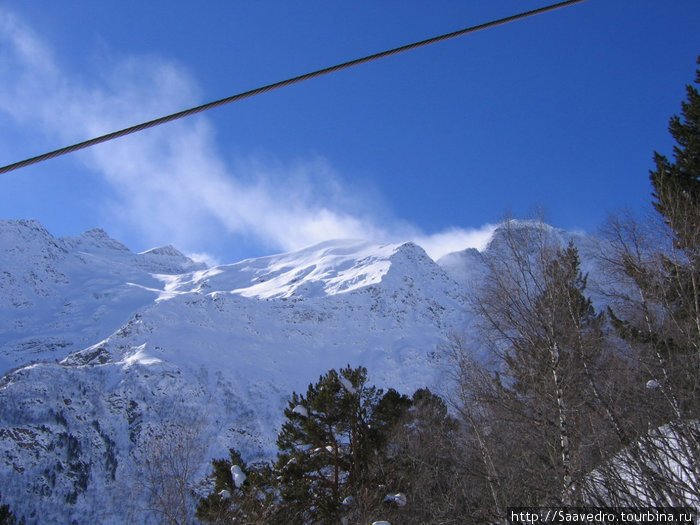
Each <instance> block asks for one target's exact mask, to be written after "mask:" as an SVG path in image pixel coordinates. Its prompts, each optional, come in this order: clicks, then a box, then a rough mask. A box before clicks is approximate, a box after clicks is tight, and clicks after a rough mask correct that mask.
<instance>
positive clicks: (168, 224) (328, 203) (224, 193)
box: [0, 9, 493, 258]
mask: <svg viewBox="0 0 700 525" xmlns="http://www.w3.org/2000/svg"><path fill="white" fill-rule="evenodd" d="M0 48H2V49H3V51H2V52H0V77H1V78H3V82H2V83H0V111H2V112H5V113H7V114H8V115H10V116H11V117H12V118H13V119H14V120H15V121H16V122H17V123H18V125H19V126H20V127H22V128H23V129H24V128H26V127H27V126H35V125H36V123H37V122H38V123H40V125H39V128H40V130H41V132H43V133H44V134H46V135H48V136H49V137H51V138H54V137H57V138H59V139H60V140H61V141H63V142H67V143H70V142H74V141H79V140H84V139H86V138H90V137H92V136H96V135H100V134H104V133H106V132H109V131H113V130H115V129H120V128H123V127H126V126H128V125H131V124H134V123H136V122H141V121H144V120H149V119H152V118H155V117H158V116H160V115H164V114H168V113H171V112H174V111H177V110H179V109H182V108H185V107H188V106H192V105H195V104H197V103H201V101H200V100H198V91H199V90H198V88H197V86H196V82H195V81H194V80H193V79H192V78H191V76H190V75H188V74H187V72H186V71H184V70H183V69H182V68H181V67H179V66H178V65H176V64H174V63H172V62H170V61H167V60H163V59H158V58H154V57H130V58H128V59H125V60H122V61H121V62H119V63H118V64H117V65H116V66H112V68H111V69H108V70H105V71H104V72H103V74H101V75H97V76H94V77H89V80H86V79H85V78H82V79H77V78H74V77H73V76H71V75H69V74H67V73H64V72H62V71H61V68H60V67H59V65H58V63H57V61H56V60H55V59H54V58H53V56H52V52H51V50H50V48H49V47H48V46H47V45H46V44H45V43H44V42H42V41H41V39H40V38H38V37H37V36H36V35H35V34H34V33H33V31H32V30H31V29H30V28H29V27H27V26H24V25H23V24H22V23H21V22H20V21H19V20H18V19H16V18H15V17H13V15H11V14H9V13H7V12H4V11H2V10H1V9H0ZM10 73H11V74H10ZM215 144H216V137H215V131H214V129H213V127H212V125H211V123H210V121H209V120H208V119H207V118H206V116H203V115H200V116H197V117H190V118H188V119H185V120H182V121H177V122H172V123H170V124H167V125H165V126H163V127H159V128H155V129H151V130H147V131H144V132H140V133H138V134H136V135H131V136H129V137H124V138H122V139H118V140H115V141H112V142H109V143H105V144H102V145H99V146H96V147H93V148H90V149H88V150H86V152H84V153H81V154H79V158H80V159H81V161H82V162H84V163H85V164H87V165H88V166H89V167H90V168H92V169H93V170H94V171H95V172H97V173H99V174H100V175H101V176H102V177H103V178H104V180H105V181H107V182H108V183H109V184H110V186H111V187H112V188H113V190H114V194H113V195H112V196H110V197H109V199H110V200H111V202H112V203H111V210H112V213H113V214H114V216H118V217H119V218H120V220H121V221H122V222H124V223H127V224H129V225H130V229H133V230H135V231H139V233H140V234H141V237H142V238H144V239H145V240H147V241H148V242H152V243H156V244H167V243H173V244H175V245H176V246H178V247H180V248H181V249H185V250H187V249H191V247H193V246H201V242H199V243H198V241H201V238H202V235H203V232H207V231H212V230H217V229H218V230H222V229H223V230H225V231H227V232H229V233H232V234H236V235H240V236H242V237H245V238H247V239H254V240H255V241H256V242H258V243H260V244H263V245H266V246H267V247H268V248H269V249H274V250H292V249H296V248H301V247H303V246H307V245H310V244H313V243H316V242H320V241H323V240H326V239H330V238H365V239H374V240H378V241H389V242H398V241H404V240H414V241H415V242H417V243H418V244H420V245H421V246H423V247H424V248H425V249H426V251H427V252H428V253H429V254H430V255H431V257H433V258H438V257H440V256H441V255H444V254H445V253H447V252H449V251H455V250H461V249H464V248H465V247H468V246H476V247H483V245H484V244H485V242H486V240H487V239H488V238H489V237H490V232H491V231H492V229H493V228H492V227H491V226H487V227H485V228H482V229H480V230H463V229H457V228H453V229H448V230H446V231H444V232H441V233H437V234H434V235H425V234H423V233H422V232H420V230H419V229H418V228H416V227H413V226H411V225H409V224H407V223H406V222H404V221H401V220H397V219H392V218H388V219H387V217H386V213H385V214H384V216H382V217H381V219H380V218H379V217H380V213H378V212H377V210H381V209H382V207H383V205H382V202H381V197H377V196H376V195H372V194H371V193H370V192H368V191H364V190H362V189H361V188H353V187H351V186H349V185H348V184H347V183H345V182H344V181H343V180H342V177H340V175H338V174H337V173H335V171H334V170H333V169H332V167H331V166H330V165H329V164H328V163H327V162H326V161H325V160H324V159H322V158H316V159H311V160H307V161H299V162H296V163H294V165H292V166H283V165H280V164H279V163H275V162H270V161H265V160H261V159H246V160H239V161H238V162H236V164H235V165H234V166H233V167H232V166H230V165H227V163H226V162H224V160H223V159H222V157H221V155H220V154H219V152H218V151H217V150H216V147H215Z"/></svg>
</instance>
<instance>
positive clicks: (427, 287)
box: [0, 221, 468, 523]
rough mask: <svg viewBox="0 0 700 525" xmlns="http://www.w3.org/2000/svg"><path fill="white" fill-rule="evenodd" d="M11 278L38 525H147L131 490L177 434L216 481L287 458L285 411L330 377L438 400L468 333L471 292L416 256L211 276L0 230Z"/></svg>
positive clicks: (110, 248) (10, 413)
mask: <svg viewBox="0 0 700 525" xmlns="http://www.w3.org/2000/svg"><path fill="white" fill-rule="evenodd" d="M0 272H1V273H0V275H1V276H2V277H1V280H0V292H1V294H0V315H2V327H1V328H0V359H1V360H2V361H0V365H2V366H3V370H4V371H5V372H7V373H6V374H5V375H4V376H3V377H2V378H1V379H0V487H2V488H1V489H0V492H2V499H3V501H4V502H8V503H10V504H11V505H12V507H13V509H14V510H16V512H17V513H18V514H22V515H25V516H26V517H27V518H28V520H29V522H34V521H36V522H57V523H58V522H63V523H68V522H70V521H71V520H74V521H75V522H76V523H88V522H90V523H92V522H99V523H123V522H124V521H125V520H126V518H125V516H127V515H129V512H131V511H133V512H134V514H133V516H136V517H135V518H133V519H134V520H135V522H139V520H140V519H143V518H142V517H138V516H139V514H138V512H137V511H138V507H139V505H140V504H141V501H139V496H138V494H136V495H132V496H131V497H128V498H126V501H129V502H130V503H131V504H132V507H129V508H128V509H127V508H126V507H125V503H124V501H125V490H128V487H129V486H132V485H133V483H132V481H133V480H139V479H143V468H144V458H147V457H148V454H149V453H152V452H153V451H152V450H150V449H149V447H151V446H152V443H153V442H154V436H157V435H159V434H167V433H168V428H171V429H172V428H173V427H172V426H171V427H168V425H175V426H176V427H177V426H178V425H180V427H179V428H184V427H187V428H189V429H194V430H193V432H194V434H196V435H195V437H196V441H197V443H198V444H200V445H201V451H200V457H199V458H198V460H199V464H200V468H199V473H198V474H199V476H200V477H204V475H205V474H206V471H207V469H208V464H209V460H210V459H211V458H212V457H223V456H224V455H225V453H226V450H227V449H228V448H229V447H232V446H233V447H236V448H238V449H240V450H241V451H242V452H243V454H244V456H245V457H246V458H248V459H252V460H254V459H256V458H258V459H259V458H269V457H271V456H272V455H273V454H274V450H275V447H274V440H275V437H276V433H277V431H278V430H279V428H280V425H281V423H282V416H283V414H282V409H283V407H284V406H285V403H286V399H287V397H288V396H289V394H290V393H291V392H292V391H303V390H305V389H306V386H307V385H308V384H309V383H310V382H313V381H315V380H317V379H318V377H319V376H320V375H321V374H323V373H325V372H326V371H327V370H328V369H330V368H338V367H341V366H345V365H346V364H350V365H352V366H358V365H364V366H366V367H367V368H368V370H369V373H370V381H371V382H372V383H373V384H376V385H378V386H380V387H389V386H391V387H394V388H396V389H398V390H400V391H403V392H406V393H412V392H413V391H414V390H415V389H416V388H419V387H423V386H426V385H427V386H430V387H433V388H437V387H439V384H440V382H441V373H442V371H443V362H442V361H441V359H440V357H441V345H442V344H443V343H444V341H445V339H446V338H447V337H448V336H449V335H450V334H451V333H452V332H453V331H455V330H458V329H459V328H460V327H462V326H464V323H465V321H466V318H467V315H468V314H467V312H466V300H465V298H464V287H463V286H461V285H460V284H458V282H457V281H456V280H455V279H454V278H452V277H450V276H449V275H448V274H447V273H446V272H445V270H443V269H442V268H441V267H440V266H439V265H438V264H436V263H435V262H434V261H432V260H431V259H430V258H429V257H428V256H427V255H426V254H425V252H424V251H423V250H422V249H421V248H420V247H418V246H416V245H414V244H411V243H405V244H397V245H379V244H376V243H371V242H365V241H355V240H336V241H328V242H324V243H321V244H319V245H316V246H312V247H309V248H306V249H304V250H299V251H297V252H293V253H288V254H282V255H277V256H270V257H264V258H259V259H250V260H246V261H242V262H239V263H236V264H231V265H223V266H218V267H215V268H205V267H204V266H202V265H198V264H197V263H194V262H193V261H191V260H190V259H188V258H186V257H185V256H183V255H182V254H181V253H180V252H178V251H177V250H175V249H174V248H172V247H165V248H159V249H156V250H150V251H148V252H145V253H142V254H134V253H132V252H130V251H129V250H128V249H127V248H126V247H124V246H123V245H122V244H120V243H119V242H118V241H115V240H114V239H111V238H110V237H109V236H107V234H106V233H104V232H103V231H101V230H91V231H89V232H86V233H84V234H82V235H80V236H78V237H72V238H63V239H56V238H54V237H52V236H51V235H50V234H49V233H48V232H47V231H46V230H45V229H44V228H43V227H42V226H41V225H40V224H39V223H37V222H35V221H0ZM39 516H40V517H41V519H39Z"/></svg>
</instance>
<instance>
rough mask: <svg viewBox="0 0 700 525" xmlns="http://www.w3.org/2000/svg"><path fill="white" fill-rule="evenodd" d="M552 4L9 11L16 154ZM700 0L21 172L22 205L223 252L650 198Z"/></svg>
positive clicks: (488, 47)
mask: <svg viewBox="0 0 700 525" xmlns="http://www.w3.org/2000/svg"><path fill="white" fill-rule="evenodd" d="M548 3H549V2H543V1H534V0H533V1H530V0H527V1H525V0H517V1H516V0H499V1H497V2H496V1H491V2H475V1H471V2H467V1H464V2H447V1H444V2H427V1H424V2H418V1H385V2H376V1H354V2H327V1H321V0H318V1H303V2H284V1H276V2H271V1H264V0H257V1H255V2H240V1H226V2H224V1H220V2H191V1H185V0H169V1H164V0H154V1H151V2H140V1H135V0H101V1H99V2H95V1H92V0H80V1H79V0H76V1H72V2H54V1H53V0H34V1H32V2H26V1H21V0H4V1H3V2H2V4H0V164H1V165H5V164H9V163H11V162H15V161H17V160H21V159H23V158H26V157H29V156H33V155H37V154H39V153H43V152H45V151H48V150H52V149H56V148H58V147H61V146H64V145H67V144H70V143H73V142H77V141H80V140H84V139H87V138H91V137H92V136H95V135H98V134H102V133H105V132H109V131H112V130H114V129H119V128H122V127H126V126H129V125H132V124H136V123H139V122H141V121H144V120H147V119H151V118H155V117H158V116H161V115H163V114H167V113H171V112H174V111H178V110H181V109H184V108H187V107H190V106H194V105H197V104H201V103H204V102H208V101H210V100H215V99H219V98H222V97H226V96H229V95H232V94H235V93H237V92H241V91H245V90H248V89H252V88H255V87H258V86H261V85H264V84H268V83H271V82H275V81H278V80H281V79H284V78H288V77H291V76H295V75H298V74H302V73H306V72H308V71H311V70H315V69H319V68H321V67H326V66H329V65H333V64H335V63H338V62H342V61H346V60H350V59H353V58H357V57H360V56H364V55H367V54H370V53H374V52H378V51H382V50H384V49H387V48H392V47H396V46H399V45H403V44H406V43H409V42H413V41H416V40H420V39H424V38H428V37H431V36H434V35H437V34H441V33H446V32H449V31H454V30H457V29H461V28H463V27H467V26H471V25H475V24H479V23H483V22H486V21H489V20H492V19H495V18H500V17H504V16H508V15H511V14H514V13H517V12H520V11H524V10H529V9H534V8H537V7H541V6H544V5H547V4H548ZM698 28H700V2H697V0H673V1H670V2H659V1H657V0H614V1H612V0H588V1H587V2H584V3H582V4H578V5H574V6H571V7H567V8H564V9H561V10H558V11H555V12H551V13H547V14H544V15H540V16H538V17H536V18H532V19H528V20H524V21H519V22H514V23H511V24H508V25H505V26H501V27H497V28H494V29H490V30H487V31H484V32H480V33H476V34H472V35H467V36H463V37H460V38H458V39H456V40H452V41H449V42H444V43H440V44H436V45H433V46H429V47H426V48H422V49H419V50H416V51H412V52H409V53H405V54H402V55H399V56H395V57H391V58H387V59H383V60H381V61H378V62H374V63H371V64H367V65H363V66H359V67H356V68H353V69H350V70H347V71H343V72H340V73H337V74H333V75H330V76H327V77H323V78H319V79H315V80H311V81H308V82H304V83H302V84H299V85H295V86H292V87H289V88H285V89H282V90H279V91H275V92H272V93H269V94H265V95H262V96H259V97H255V98H252V99H248V100H245V101H242V102H238V103H235V104H233V105H230V106H225V107H223V108H219V109H215V110H212V111H209V112H206V113H204V114H201V115H199V116H196V117H192V118H188V119H185V120H182V121H179V122H176V123H172V124H169V125H165V126H161V127H159V128H156V129H153V130H149V131H146V132H143V133H139V134H136V135H133V136H131V137H128V138H124V139H120V140H117V141H114V142H111V143H108V144H104V145H100V146H97V147H95V148H91V149H90V150H86V151H84V152H80V153H77V154H71V155H68V156H65V157H62V158H59V159H54V160H51V161H48V162H45V163H41V164H38V165H35V166H32V167H29V168H24V169H21V170H19V171H15V172H11V173H8V174H4V175H0V217H2V218H36V219H38V220H40V221H41V222H42V223H43V224H44V225H45V226H46V227H47V229H48V230H49V231H50V232H52V233H53V234H54V235H57V236H64V235H76V234H78V233H80V232H82V231H84V230H86V229H89V228H92V227H97V226H99V227H102V228H104V229H105V230H107V232H108V233H110V235H112V236H113V237H115V238H117V239H119V240H121V241H122V242H124V243H125V244H126V245H127V246H129V247H130V248H131V249H132V250H134V251H142V250H145V249H148V248H151V247H154V246H158V245H165V244H173V245H175V246H176V247H178V248H179V249H181V250H182V251H184V252H187V253H198V254H205V255H207V256H208V257H210V258H211V259H213V260H216V261H219V262H234V261H237V260H240V259H242V258H246V257H255V256H260V255H266V254H270V253H275V252H280V251H285V250H290V249H294V248H301V247H303V246H306V245H309V244H312V243H315V242H319V241H322V240H325V239H328V238H334V237H361V238H366V239H374V240H377V241H387V242H399V241H404V240H414V241H416V242H418V243H419V244H421V245H423V246H424V247H425V248H426V249H428V251H429V253H430V254H431V255H433V256H434V257H437V256H439V255H441V254H443V253H445V252H448V251H451V250H456V249H461V248H464V247H466V246H480V245H481V244H483V242H484V240H485V239H487V238H488V232H489V231H490V227H491V225H493V224H495V223H496V222H498V220H499V219H501V218H502V217H503V216H504V215H505V214H507V213H509V214H511V215H514V216H523V215H527V214H529V213H531V212H532V211H533V210H534V209H536V208H542V209H543V210H544V212H545V214H546V218H547V220H548V221H549V222H550V223H551V224H553V225H555V226H558V227H562V228H567V229H576V230H584V231H595V230H596V229H597V228H599V227H600V226H601V224H602V223H603V221H604V220H605V218H606V216H607V215H608V214H609V213H610V212H614V211H616V210H620V209H623V208H629V209H632V210H633V211H636V212H640V213H642V212H644V211H645V210H647V209H648V208H649V200H650V199H649V193H650V186H649V182H648V171H649V169H650V168H652V167H653V164H652V155H653V151H654V150H658V151H660V152H662V153H669V152H670V149H671V146H672V141H671V139H670V137H669V134H668V131H667V124H668V119H669V117H670V116H671V115H672V114H673V113H677V112H678V111H679V108H680V101H681V100H682V99H684V97H685V91H684V89H685V87H684V86H685V85H686V84H688V83H690V82H691V81H692V80H693V79H694V74H695V67H696V64H695V58H696V57H697V55H698V54H700V30H698Z"/></svg>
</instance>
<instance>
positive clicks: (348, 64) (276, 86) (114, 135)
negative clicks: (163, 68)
mask: <svg viewBox="0 0 700 525" xmlns="http://www.w3.org/2000/svg"><path fill="white" fill-rule="evenodd" d="M585 1H586V0H568V1H566V2H559V3H557V4H552V5H548V6H545V7H541V8H539V9H533V10H531V11H525V12H522V13H518V14H516V15H512V16H508V17H506V18H500V19H498V20H493V21H491V22H486V23H484V24H479V25H476V26H472V27H467V28H465V29H460V30H459V31H453V32H452V33H446V34H444V35H440V36H435V37H432V38H428V39H426V40H421V41H418V42H414V43H412V44H407V45H404V46H400V47H396V48H394V49H389V50H387V51H382V52H380V53H375V54H373V55H368V56H365V57H362V58H356V59H355V60H350V61H348V62H343V63H342V64H337V65H335V66H330V67H326V68H323V69H319V70H317V71H314V72H312V73H306V74H304V75H299V76H296V77H292V78H288V79H287V80H282V81H280V82H275V83H274V84H268V85H266V86H262V87H259V88H256V89H252V90H250V91H245V92H243V93H238V94H236V95H233V96H230V97H226V98H222V99H220V100H215V101H214V102H208V103H206V104H202V105H201V106H196V107H193V108H190V109H186V110H184V111H179V112H177V113H173V114H171V115H167V116H165V117H160V118H157V119H154V120H149V121H148V122H143V123H141V124H137V125H135V126H131V127H128V128H124V129H122V130H119V131H113V132H112V133H107V134H106V135H102V136H100V137H95V138H93V139H90V140H86V141H83V142H79V143H77V144H73V145H72V146H67V147H64V148H60V149H57V150H54V151H51V152H49V153H44V154H42V155H37V156H36V157H31V158H29V159H26V160H22V161H20V162H15V163H13V164H8V165H7V166H4V167H2V168H0V174H2V173H7V172H9V171H13V170H17V169H19V168H24V167H25V166H29V165H31V164H36V163H38V162H42V161H45V160H49V159H52V158H55V157H58V156H60V155H65V154H67V153H72V152H74V151H78V150H81V149H85V148H88V147H90V146H94V145H96V144H101V143H103V142H107V141H109V140H113V139H116V138H119V137H123V136H125V135H130V134H131V133H136V132H137V131H142V130H144V129H148V128H152V127H155V126H159V125H161V124H165V123H166V122H171V121H173V120H177V119H181V118H184V117H189V116H190V115H194V114H196V113H201V112H202V111H206V110H208V109H213V108H216V107H219V106H223V105H225V104H230V103H232V102H236V101H238V100H243V99H244V98H250V97H253V96H255V95H261V94H263V93H267V92H268V91H272V90H275V89H279V88H282V87H285V86H290V85H292V84H297V83H299V82H303V81H304V80H310V79H312V78H316V77H320V76H322V75H327V74H329V73H334V72H336V71H340V70H342V69H348V68H351V67H354V66H358V65H360V64H365V63H367V62H371V61H373V60H378V59H380V58H385V57H389V56H392V55H397V54H399V53H403V52H405V51H410V50H413V49H417V48H419V47H423V46H427V45H430V44H435V43H437V42H442V41H444V40H449V39H451V38H456V37H458V36H462V35H466V34H468V33H475V32H477V31H481V30H483V29H488V28H491V27H495V26H499V25H503V24H507V23H509V22H514V21H516V20H521V19H523V18H527V17H531V16H535V15H539V14H542V13H546V12H548V11H553V10H555V9H559V8H562V7H567V6H569V5H573V4H578V3H581V2H585Z"/></svg>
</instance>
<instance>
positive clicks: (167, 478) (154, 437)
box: [134, 418, 205, 525]
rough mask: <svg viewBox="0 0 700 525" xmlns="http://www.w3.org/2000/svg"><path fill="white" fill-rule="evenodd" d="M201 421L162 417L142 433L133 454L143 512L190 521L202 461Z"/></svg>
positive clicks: (175, 524) (178, 524)
mask: <svg viewBox="0 0 700 525" xmlns="http://www.w3.org/2000/svg"><path fill="white" fill-rule="evenodd" d="M202 425H203V421H202V420H201V419H196V418H192V419H190V420H177V421H165V422H162V423H161V424H159V425H158V426H157V427H155V428H151V429H149V430H148V431H145V432H144V433H143V439H145V440H147V441H146V442H145V443H144V446H143V448H142V451H141V453H139V454H138V455H137V457H136V458H135V459H136V461H137V463H138V474H137V476H138V477H137V479H136V480H135V483H134V487H135V488H136V490H137V493H138V494H137V496H136V497H137V498H138V499H139V500H140V501H142V502H143V504H144V505H145V508H143V509H142V510H143V512H144V513H145V514H146V515H148V516H150V517H151V518H153V519H155V520H156V521H157V522H159V523H164V524H169V525H189V524H191V523H194V513H195V507H196V504H197V495H196V493H195V489H196V487H197V482H198V475H199V473H200V472H199V471H200V469H201V467H202V465H203V464H204V461H205V444H204V442H203V440H202V437H201V432H202Z"/></svg>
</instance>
